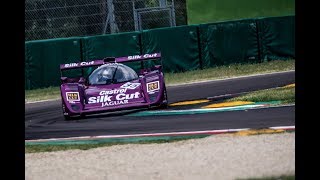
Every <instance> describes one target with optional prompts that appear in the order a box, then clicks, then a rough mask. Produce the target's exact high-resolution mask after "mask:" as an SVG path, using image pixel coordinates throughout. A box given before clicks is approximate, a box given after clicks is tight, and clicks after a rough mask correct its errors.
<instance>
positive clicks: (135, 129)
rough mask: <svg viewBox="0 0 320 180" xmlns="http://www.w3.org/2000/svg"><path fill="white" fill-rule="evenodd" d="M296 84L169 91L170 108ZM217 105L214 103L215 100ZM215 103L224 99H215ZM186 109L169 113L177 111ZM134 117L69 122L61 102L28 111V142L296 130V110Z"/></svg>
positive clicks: (249, 82)
mask: <svg viewBox="0 0 320 180" xmlns="http://www.w3.org/2000/svg"><path fill="white" fill-rule="evenodd" d="M294 82H295V71H290V72H283V73H274V74H267V75H258V76H250V77H241V78H234V79H226V80H218V81H209V82H201V83H194V84H186V85H178V86H169V87H167V90H168V99H169V103H174V102H179V101H184V100H193V99H204V98H208V97H216V96H221V95H225V94H237V93H242V92H250V91H254V90H259V89H267V88H273V87H280V86H284V85H287V84H291V83H294ZM213 99H214V98H213ZM214 100H215V101H219V100H221V98H216V99H214ZM177 108H181V107H170V108H169V109H177ZM128 113H131V112H121V113H112V114H109V115H93V116H90V117H88V118H86V119H82V120H75V121H64V118H63V116H62V110H61V102H60V101H59V100H56V101H48V102H41V103H31V104H26V106H25V139H26V140H30V139H47V138H66V137H79V136H98V135H120V134H142V133H164V132H181V131H201V130H219V129H234V128H265V127H272V126H292V125H294V124H295V106H288V107H276V108H267V109H252V110H246V111H232V112H217V113H207V114H196V115H174V116H146V117H132V116H126V115H127V114H128Z"/></svg>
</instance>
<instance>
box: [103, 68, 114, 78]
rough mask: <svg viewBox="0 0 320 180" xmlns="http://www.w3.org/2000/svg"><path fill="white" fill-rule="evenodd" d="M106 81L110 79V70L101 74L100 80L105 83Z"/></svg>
mask: <svg viewBox="0 0 320 180" xmlns="http://www.w3.org/2000/svg"><path fill="white" fill-rule="evenodd" d="M108 79H112V70H111V69H110V68H108V69H105V70H103V71H102V73H101V80H103V81H105V80H108Z"/></svg>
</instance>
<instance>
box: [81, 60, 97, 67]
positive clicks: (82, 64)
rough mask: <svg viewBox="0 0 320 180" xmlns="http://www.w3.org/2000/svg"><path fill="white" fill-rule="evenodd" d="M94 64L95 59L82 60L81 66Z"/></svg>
mask: <svg viewBox="0 0 320 180" xmlns="http://www.w3.org/2000/svg"><path fill="white" fill-rule="evenodd" d="M92 64H94V61H90V62H81V63H80V66H87V65H92Z"/></svg>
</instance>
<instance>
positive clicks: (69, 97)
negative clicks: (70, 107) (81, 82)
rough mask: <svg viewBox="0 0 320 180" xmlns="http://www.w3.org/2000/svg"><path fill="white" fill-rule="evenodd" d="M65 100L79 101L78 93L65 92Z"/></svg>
mask: <svg viewBox="0 0 320 180" xmlns="http://www.w3.org/2000/svg"><path fill="white" fill-rule="evenodd" d="M67 100H68V101H77V100H79V93H78V92H73V93H70V92H67Z"/></svg>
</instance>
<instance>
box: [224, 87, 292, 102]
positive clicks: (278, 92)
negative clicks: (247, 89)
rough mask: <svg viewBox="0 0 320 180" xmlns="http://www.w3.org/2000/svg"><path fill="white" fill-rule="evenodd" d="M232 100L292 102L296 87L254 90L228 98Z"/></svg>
mask: <svg viewBox="0 0 320 180" xmlns="http://www.w3.org/2000/svg"><path fill="white" fill-rule="evenodd" d="M230 101H252V102H268V101H281V104H290V103H294V102H295V87H294V86H288V87H280V88H274V89H266V90H260V91H254V92H252V93H248V94H245V95H242V96H239V97H235V98H231V99H228V100H227V102H230Z"/></svg>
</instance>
